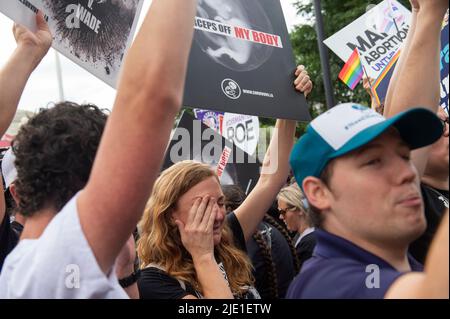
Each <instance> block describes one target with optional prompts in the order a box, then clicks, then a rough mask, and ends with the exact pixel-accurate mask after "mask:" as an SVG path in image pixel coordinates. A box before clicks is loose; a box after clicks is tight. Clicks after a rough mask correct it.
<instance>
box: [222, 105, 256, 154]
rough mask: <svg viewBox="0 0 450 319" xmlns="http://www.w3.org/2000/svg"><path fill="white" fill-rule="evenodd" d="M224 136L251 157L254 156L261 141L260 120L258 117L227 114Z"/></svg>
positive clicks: (224, 120) (224, 123) (224, 119)
mask: <svg viewBox="0 0 450 319" xmlns="http://www.w3.org/2000/svg"><path fill="white" fill-rule="evenodd" d="M222 135H223V136H224V137H225V138H226V139H228V140H229V141H231V142H233V143H234V144H236V145H237V146H238V147H240V148H241V149H243V150H244V151H245V152H247V153H248V154H250V155H253V154H254V153H255V151H256V147H257V146H258V140H259V118H258V117H257V116H251V115H244V114H234V113H225V116H224V118H223V131H222Z"/></svg>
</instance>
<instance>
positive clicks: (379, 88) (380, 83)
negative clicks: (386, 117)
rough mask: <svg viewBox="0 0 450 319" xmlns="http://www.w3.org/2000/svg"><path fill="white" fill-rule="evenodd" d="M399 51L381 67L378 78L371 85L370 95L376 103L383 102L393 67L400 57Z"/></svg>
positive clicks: (392, 73)
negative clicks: (381, 70)
mask: <svg viewBox="0 0 450 319" xmlns="http://www.w3.org/2000/svg"><path fill="white" fill-rule="evenodd" d="M400 52H401V51H398V52H397V54H396V55H395V56H394V57H393V58H392V59H391V61H390V62H389V64H388V65H387V66H386V67H385V68H384V69H383V72H381V74H380V76H379V77H378V79H376V80H375V82H374V83H373V85H372V95H373V96H374V98H375V100H376V101H377V105H381V104H384V102H385V99H386V96H387V92H388V89H389V84H390V83H391V78H392V76H393V75H394V71H395V67H396V66H397V61H398V59H399V57H400Z"/></svg>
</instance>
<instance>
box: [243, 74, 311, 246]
mask: <svg viewBox="0 0 450 319" xmlns="http://www.w3.org/2000/svg"><path fill="white" fill-rule="evenodd" d="M295 75H296V76H297V78H296V80H295V81H294V86H295V87H296V89H297V90H298V91H301V92H303V93H304V94H305V96H307V95H308V94H309V93H310V92H311V90H312V82H311V80H310V78H309V76H308V72H306V70H305V67H304V66H299V67H298V68H297V70H296V71H295ZM296 125H297V122H296V121H289V120H278V121H277V123H276V126H275V131H274V134H273V136H272V140H271V141H270V145H269V148H268V151H267V153H266V156H265V158H264V161H263V167H262V170H261V176H260V178H259V181H258V183H257V184H256V186H255V188H254V189H253V190H252V192H251V193H250V194H249V195H248V197H247V198H246V200H245V201H244V202H243V203H242V205H241V206H240V207H239V208H238V209H236V211H235V214H236V217H237V219H238V220H239V223H240V224H241V227H242V230H243V232H244V237H245V240H246V241H247V240H248V239H250V237H251V236H252V234H253V233H254V232H255V230H256V228H257V227H258V224H259V223H260V222H261V221H262V220H263V218H264V215H265V214H266V212H267V211H268V210H269V208H270V206H271V205H272V203H273V201H274V200H275V198H276V196H277V194H278V192H279V191H280V189H281V188H282V187H283V186H284V184H285V183H286V180H287V177H288V175H289V170H290V167H289V156H290V153H291V150H292V147H293V144H294V137H295V128H296Z"/></svg>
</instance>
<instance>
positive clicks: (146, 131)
mask: <svg viewBox="0 0 450 319" xmlns="http://www.w3.org/2000/svg"><path fill="white" fill-rule="evenodd" d="M196 4H197V1H196V0H182V1H181V0H154V1H153V3H152V5H151V8H150V10H149V12H148V14H147V16H146V18H145V20H144V23H143V25H142V27H141V30H140V31H139V33H138V35H137V37H136V40H135V42H134V44H133V45H132V47H131V48H130V50H129V52H128V54H127V56H126V59H125V63H124V66H123V74H122V76H121V79H120V83H119V88H118V92H117V97H116V101H115V104H114V110H113V112H112V114H111V116H110V119H109V121H108V124H107V126H106V129H105V133H104V136H103V138H102V141H101V145H100V147H99V150H98V153H97V157H96V160H95V163H94V167H93V170H92V173H91V177H90V180H89V182H88V184H87V185H86V187H85V189H84V190H83V191H82V193H81V194H80V196H79V198H78V203H77V204H78V211H79V216H80V222H81V226H82V228H83V231H84V233H85V236H86V238H87V240H88V242H89V244H90V246H91V248H92V250H93V252H94V254H95V257H96V259H97V262H98V263H99V266H100V267H101V269H102V270H103V271H104V272H105V273H107V272H108V271H109V270H110V269H111V267H112V265H113V263H114V260H115V258H116V256H117V254H118V253H119V251H120V250H121V248H122V246H123V245H124V244H125V242H126V241H127V239H128V237H129V235H130V234H131V232H132V231H133V229H134V228H135V227H136V224H137V223H138V221H139V219H140V217H141V214H142V212H143V211H144V207H145V203H146V202H147V200H148V197H149V195H150V191H151V189H152V186H153V183H154V181H155V179H156V177H157V175H158V173H159V171H160V168H161V163H162V159H163V156H164V152H165V149H166V147H167V143H168V140H169V135H170V131H171V129H172V127H173V123H174V118H175V116H176V114H177V112H178V111H179V109H180V106H181V100H182V97H183V89H184V81H185V74H186V69H187V61H188V55H189V51H190V47H191V43H192V37H193V25H194V15H195V12H196ZM174 21H176V23H174Z"/></svg>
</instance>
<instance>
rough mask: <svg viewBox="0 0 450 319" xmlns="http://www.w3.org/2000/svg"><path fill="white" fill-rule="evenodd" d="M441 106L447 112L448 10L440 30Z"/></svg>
mask: <svg viewBox="0 0 450 319" xmlns="http://www.w3.org/2000/svg"><path fill="white" fill-rule="evenodd" d="M441 44H442V50H441V107H442V108H443V109H444V110H445V111H446V112H447V114H448V107H449V82H448V10H447V14H446V15H445V19H444V23H443V25H442V31H441Z"/></svg>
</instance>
